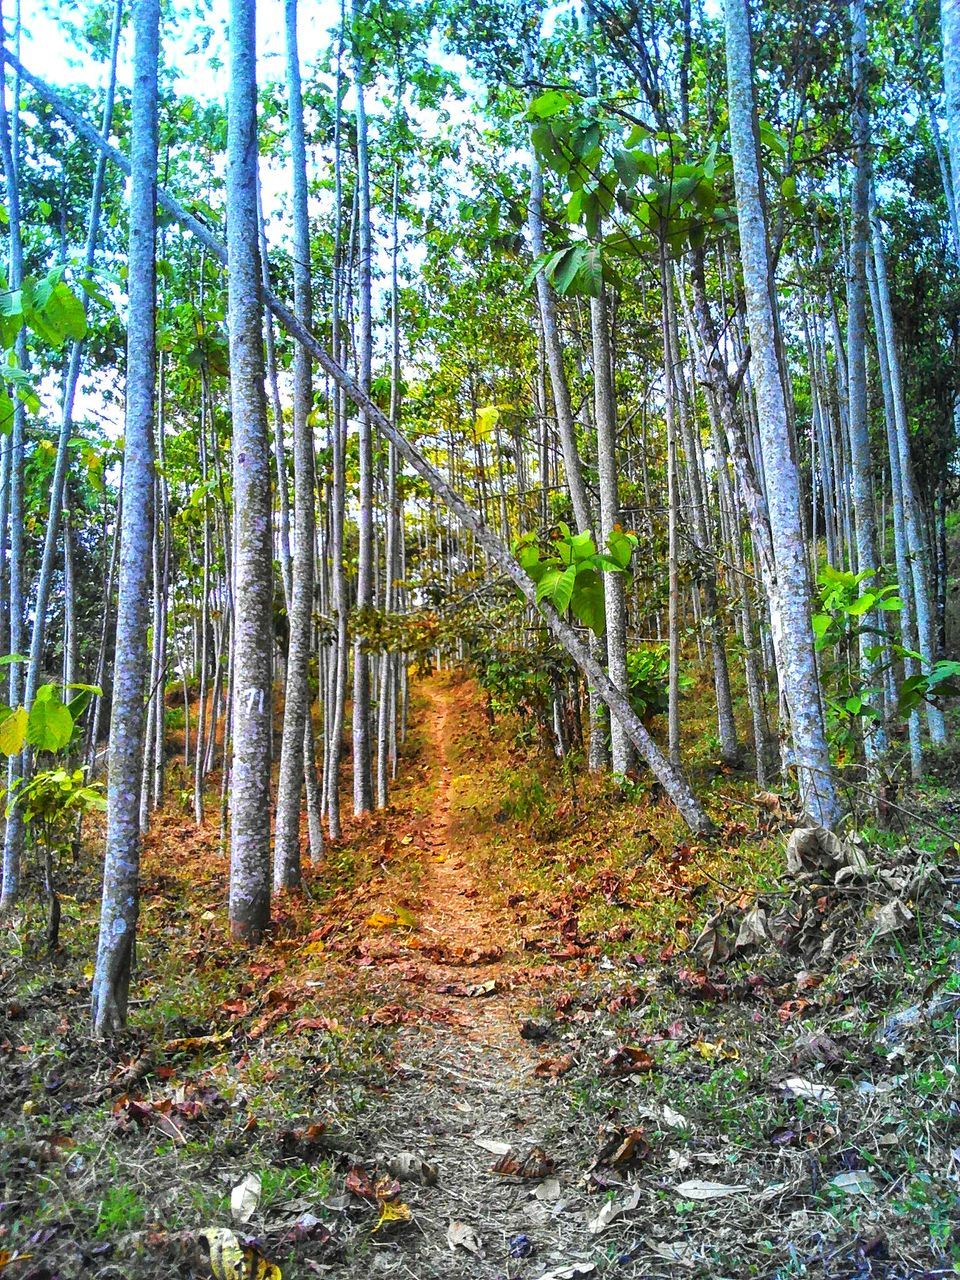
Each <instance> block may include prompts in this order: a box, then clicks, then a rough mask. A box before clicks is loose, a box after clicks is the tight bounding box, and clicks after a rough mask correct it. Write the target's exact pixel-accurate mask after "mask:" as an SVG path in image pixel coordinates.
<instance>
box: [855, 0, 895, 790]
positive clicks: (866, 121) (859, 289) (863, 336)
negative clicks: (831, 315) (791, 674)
mask: <svg viewBox="0 0 960 1280" xmlns="http://www.w3.org/2000/svg"><path fill="white" fill-rule="evenodd" d="M850 28H851V39H850V67H851V84H850V88H851V99H852V102H851V133H852V137H853V160H854V173H853V181H852V183H851V187H850V244H849V250H848V264H847V390H848V395H849V409H848V423H849V432H850V461H851V469H850V470H851V486H852V494H853V513H854V521H855V529H856V537H857V572H858V573H870V574H872V575H874V578H875V576H876V573H877V568H878V563H879V562H878V559H877V525H876V516H875V513H874V484H873V462H872V459H871V457H870V432H869V428H868V424H867V323H866V320H867V310H866V291H867V276H866V266H867V263H866V255H867V240H868V237H869V220H868V215H867V204H868V199H869V191H870V109H869V103H868V100H867V72H868V66H869V63H868V58H867V16H866V6H865V2H864V0H853V2H852V3H851V5H850ZM868 585H870V584H869V583H868ZM872 585H874V586H877V585H879V584H878V583H876V582H875V581H874V582H873V584H872ZM879 626H880V617H879V614H878V613H877V612H876V611H873V612H871V613H870V614H869V621H868V625H866V626H865V627H864V628H863V629H862V630H861V633H860V679H861V682H862V685H863V688H864V689H865V690H870V689H873V688H874V686H875V683H876V673H877V661H876V659H875V658H874V657H872V656H871V654H872V652H873V650H874V649H875V648H876V644H877V630H878V628H879ZM877 695H878V696H879V700H880V703H881V706H879V707H876V708H874V709H875V710H876V711H877V712H878V713H880V716H881V718H879V719H877V720H875V721H873V722H872V723H871V722H870V721H867V722H865V724H864V749H865V751H866V756H867V762H868V764H871V763H873V762H875V761H876V759H877V757H878V756H880V755H882V754H883V753H884V751H886V748H887V735H886V728H885V724H884V719H883V717H882V702H883V691H882V689H877Z"/></svg>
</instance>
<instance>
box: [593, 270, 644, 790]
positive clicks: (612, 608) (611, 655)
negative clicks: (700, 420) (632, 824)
mask: <svg viewBox="0 0 960 1280" xmlns="http://www.w3.org/2000/svg"><path fill="white" fill-rule="evenodd" d="M590 333H591V338H592V341H593V405H594V410H593V411H594V416H595V418H596V423H597V469H598V472H599V478H600V542H601V543H603V544H605V543H606V540H607V538H608V537H609V535H610V534H611V533H612V532H613V530H614V528H615V527H617V526H618V525H619V524H620V493H619V486H618V481H617V402H616V393H615V391H614V385H613V353H612V351H611V347H610V316H609V308H608V300H607V293H606V288H605V287H604V288H601V290H600V296H599V297H597V298H591V299H590ZM603 601H604V614H605V616H606V623H607V629H606V637H605V638H606V643H607V671H608V672H609V674H610V679H611V681H612V682H613V684H614V686H615V687H616V688H617V689H618V690H619V691H620V692H621V693H622V694H626V692H627V690H628V688H629V683H630V682H629V678H628V676H627V599H626V590H625V587H624V581H623V574H622V573H607V572H604V575H603ZM610 754H611V763H612V766H613V771H614V773H616V774H620V775H621V776H622V775H624V774H626V772H627V771H628V769H629V768H630V766H631V764H632V763H633V752H632V750H631V743H630V739H629V737H628V736H627V733H626V729H625V726H624V725H623V724H622V723H621V722H620V721H619V720H618V719H617V718H614V719H612V720H611V722H610Z"/></svg>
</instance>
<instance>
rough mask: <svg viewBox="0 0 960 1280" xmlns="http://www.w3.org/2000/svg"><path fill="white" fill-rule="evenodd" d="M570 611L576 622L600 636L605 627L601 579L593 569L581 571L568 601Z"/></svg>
mask: <svg viewBox="0 0 960 1280" xmlns="http://www.w3.org/2000/svg"><path fill="white" fill-rule="evenodd" d="M570 610H571V612H572V613H573V616H574V617H575V618H576V619H577V621H578V622H582V623H583V625H584V626H585V627H589V629H590V630H591V631H592V632H593V634H594V635H597V636H602V635H603V633H604V631H605V630H606V626H607V619H606V614H605V612H604V598H603V579H602V578H601V577H600V574H599V573H597V571H596V570H595V569H582V570H581V571H580V573H578V574H577V584H576V589H575V591H574V593H573V596H572V598H571V600H570Z"/></svg>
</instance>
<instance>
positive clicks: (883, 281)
mask: <svg viewBox="0 0 960 1280" xmlns="http://www.w3.org/2000/svg"><path fill="white" fill-rule="evenodd" d="M870 222H871V232H872V246H873V265H874V272H875V275H876V282H877V302H878V304H879V309H880V311H879V313H880V316H881V318H882V320H883V336H884V339H885V341H886V347H887V368H888V372H889V374H890V397H891V400H892V407H893V417H894V426H895V428H896V437H897V451H898V454H899V462H900V485H901V491H902V494H903V523H904V534H905V536H906V540H907V557H908V560H909V567H910V578H911V579H912V585H913V603H914V617H915V619H916V625H917V648H918V650H919V652H920V657H921V663H922V667H923V670H924V672H928V671H929V670H930V669H931V667H932V666H933V663H934V661H935V659H936V656H937V641H936V611H935V607H934V600H933V592H932V588H931V581H930V560H929V557H928V554H927V542H926V538H925V536H924V532H923V511H922V504H921V502H920V495H919V493H918V492H917V483H916V479H915V477H914V472H913V458H912V456H911V453H910V425H909V422H908V419H907V401H906V394H905V392H904V386H903V372H902V369H901V365H900V351H899V348H898V347H897V337H896V333H895V331H894V326H893V304H892V302H891V299H890V284H889V280H888V278H887V257H886V251H885V249H884V245H883V232H882V230H881V226H880V218H879V215H878V213H877V210H876V206H875V205H874V207H873V208H872V209H871V218H870ZM910 586H911V583H910V581H907V582H903V581H901V583H900V590H901V591H907V592H909V591H910ZM926 719H927V728H928V730H929V732H930V740H931V742H933V744H934V745H935V746H942V745H943V744H944V743H945V742H946V740H947V728H946V721H945V719H944V715H943V712H942V711H941V710H940V708H939V707H937V706H934V705H933V704H932V703H927V706H926Z"/></svg>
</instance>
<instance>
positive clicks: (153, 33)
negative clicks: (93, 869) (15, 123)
mask: <svg viewBox="0 0 960 1280" xmlns="http://www.w3.org/2000/svg"><path fill="white" fill-rule="evenodd" d="M159 26H160V4H159V0H136V3H135V4H134V8H133V27H134V63H133V96H132V103H131V111H132V123H131V136H130V160H131V167H132V171H133V176H132V180H131V185H130V231H129V239H130V248H129V256H128V263H129V273H128V277H127V278H128V280H129V294H128V297H129V302H128V313H127V388H126V421H125V426H124V455H123V456H124V461H123V510H122V514H121V520H122V525H121V534H120V574H119V599H118V605H117V643H116V657H115V660H114V669H113V700H112V704H111V715H110V765H109V773H108V778H107V847H106V855H105V859H104V866H103V899H102V904H101V909H100V939H99V943H98V946H97V963H96V968H95V970H94V975H93V1029H94V1034H95V1035H98V1036H102V1035H104V1034H106V1033H108V1032H111V1031H114V1030H116V1029H118V1028H119V1027H122V1026H123V1025H124V1023H125V1022H126V1018H127V994H128V991H129V987H130V969H131V964H132V961H133V946H134V940H135V937H136V928H137V915H138V912H139V889H140V779H141V774H142V770H143V730H144V717H145V712H144V701H143V695H144V682H145V678H146V669H147V622H148V615H149V577H148V575H147V574H146V573H145V572H144V566H145V565H146V564H147V563H148V561H149V556H150V540H151V537H152V533H153V481H154V469H153V414H154V402H155V375H156V297H157V288H156V203H157V59H158V54H159Z"/></svg>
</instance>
